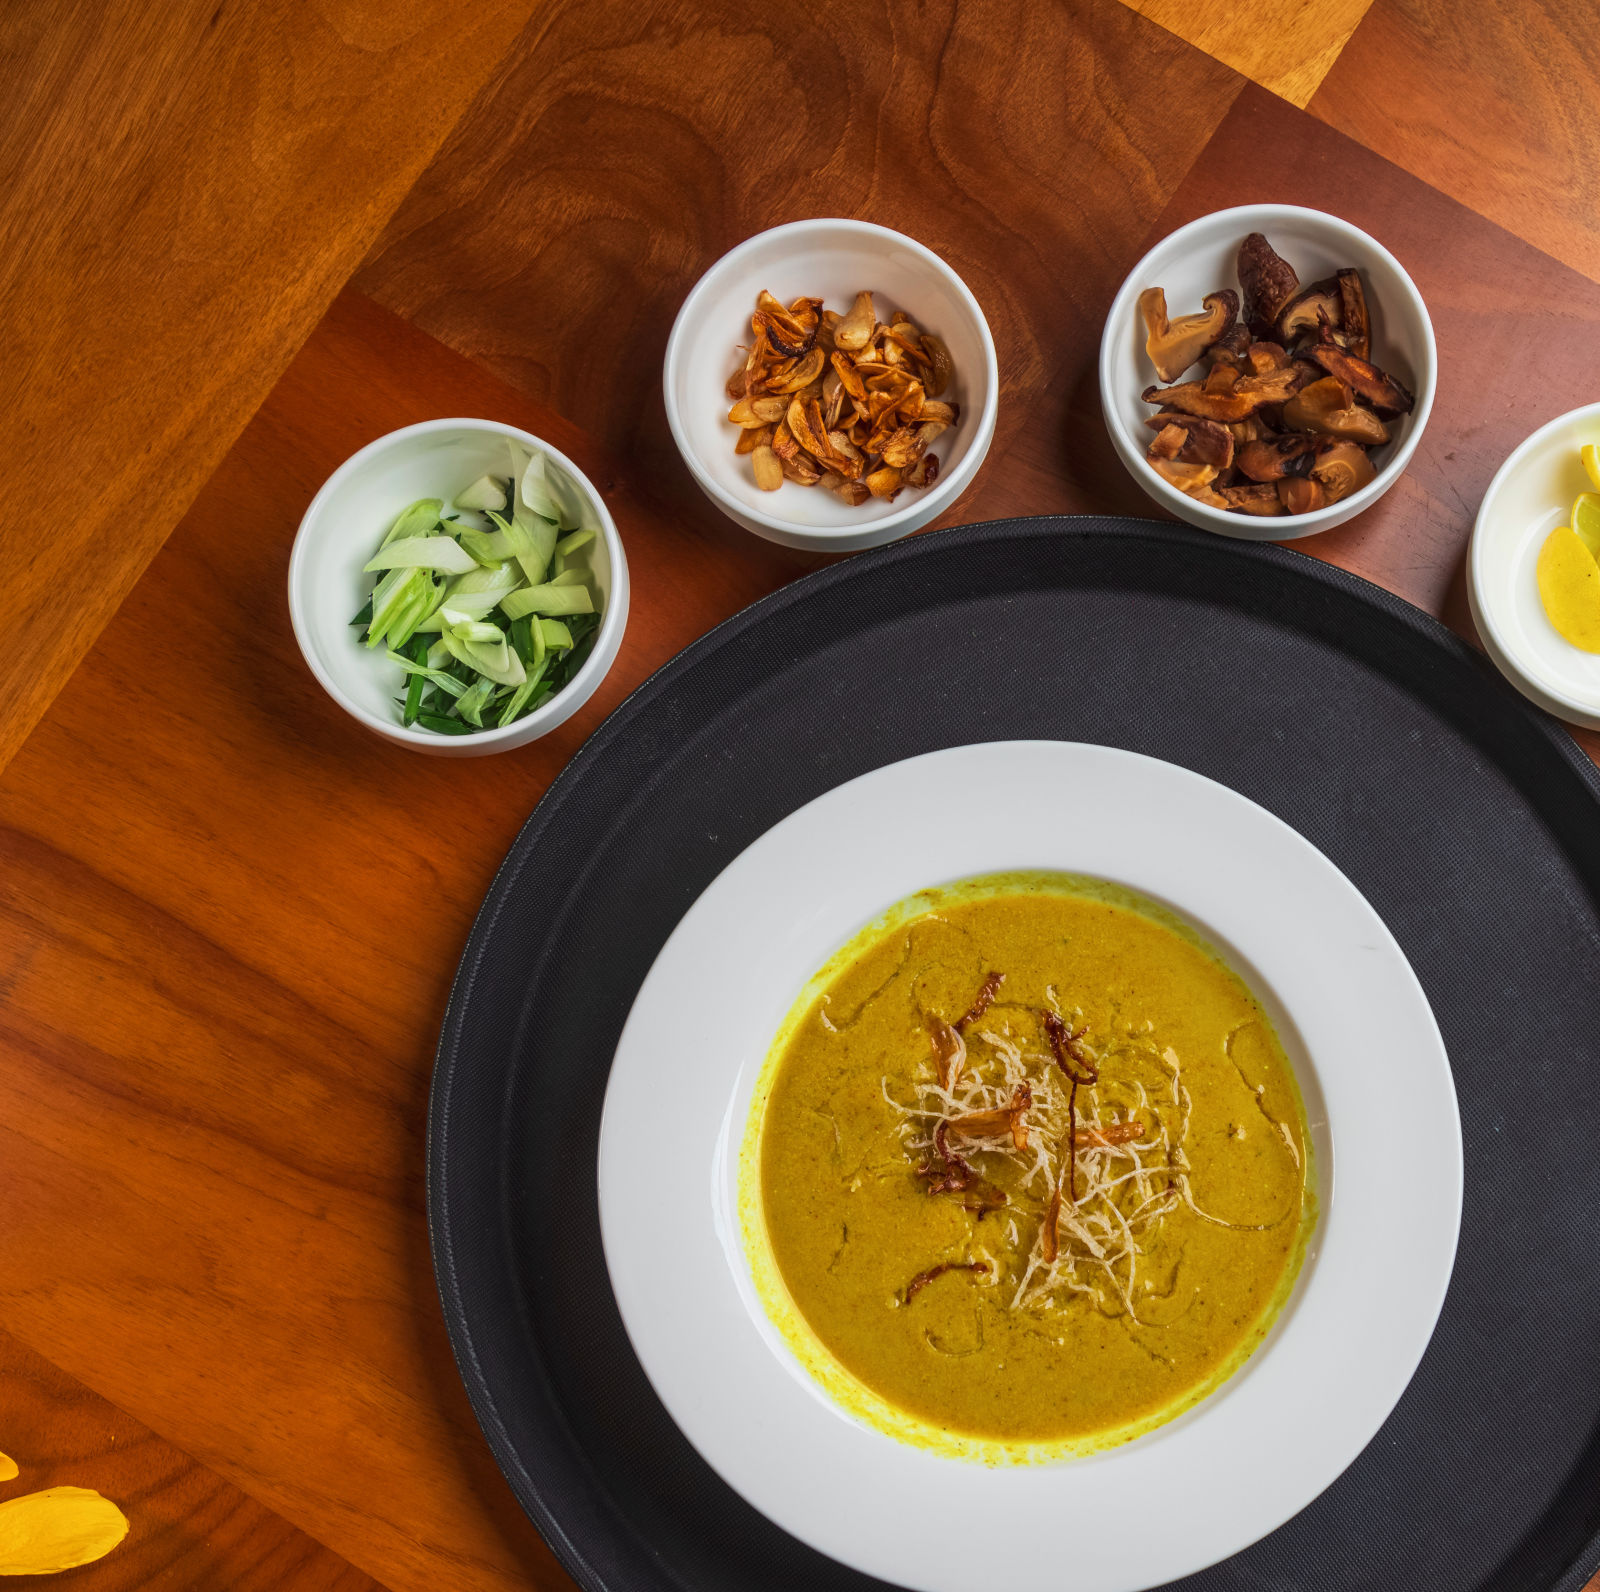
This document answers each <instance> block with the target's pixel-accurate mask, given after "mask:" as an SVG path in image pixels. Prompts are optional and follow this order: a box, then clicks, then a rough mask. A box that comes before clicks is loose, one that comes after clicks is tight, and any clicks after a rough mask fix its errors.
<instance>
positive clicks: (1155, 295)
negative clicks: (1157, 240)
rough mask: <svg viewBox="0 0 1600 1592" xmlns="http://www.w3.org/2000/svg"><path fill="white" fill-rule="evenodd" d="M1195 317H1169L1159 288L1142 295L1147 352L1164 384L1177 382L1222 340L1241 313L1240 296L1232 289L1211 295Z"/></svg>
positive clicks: (1140, 305)
mask: <svg viewBox="0 0 1600 1592" xmlns="http://www.w3.org/2000/svg"><path fill="white" fill-rule="evenodd" d="M1200 302H1201V305H1202V308H1201V310H1200V311H1199V313H1198V314H1195V315H1180V316H1179V317H1178V318H1177V319H1176V320H1169V319H1168V318H1167V295H1166V293H1165V292H1164V291H1163V290H1162V289H1161V288H1159V287H1151V288H1146V289H1145V290H1144V292H1143V293H1141V294H1140V295H1139V314H1140V315H1141V316H1143V318H1144V326H1145V340H1144V351H1145V353H1147V354H1148V355H1149V356H1150V363H1151V364H1153V365H1154V366H1155V367H1156V374H1157V375H1158V376H1159V377H1160V378H1161V379H1162V381H1176V380H1177V379H1178V377H1180V376H1181V375H1182V374H1183V373H1184V371H1186V370H1187V369H1188V368H1189V367H1190V366H1191V365H1192V364H1194V362H1195V361H1196V360H1197V359H1199V357H1200V356H1201V355H1202V354H1203V353H1205V351H1206V350H1207V349H1208V348H1209V347H1210V346H1211V345H1212V344H1213V343H1214V342H1216V340H1217V339H1218V338H1219V337H1221V336H1222V335H1223V334H1224V333H1225V332H1226V331H1227V330H1228V328H1229V327H1230V326H1232V325H1233V322H1234V318H1235V317H1236V316H1237V315H1238V313H1239V295H1238V294H1237V293H1235V292H1234V291H1233V290H1232V289H1231V288H1224V289H1222V291H1220V292H1217V293H1208V294H1207V295H1206V296H1205V297H1204V298H1203V299H1202V300H1201V301H1200Z"/></svg>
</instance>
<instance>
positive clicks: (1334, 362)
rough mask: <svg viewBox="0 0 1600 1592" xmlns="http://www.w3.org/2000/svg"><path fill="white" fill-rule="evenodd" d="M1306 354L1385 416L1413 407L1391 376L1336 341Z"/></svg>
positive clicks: (1308, 350) (1408, 411) (1323, 344)
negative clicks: (1341, 346)
mask: <svg viewBox="0 0 1600 1592" xmlns="http://www.w3.org/2000/svg"><path fill="white" fill-rule="evenodd" d="M1306 353H1307V354H1308V355H1309V356H1310V357H1311V358H1312V359H1314V360H1315V361H1316V362H1317V363H1318V364H1319V365H1321V366H1322V368H1323V369H1324V370H1325V371H1327V373H1328V374H1329V375H1330V376H1337V377H1338V378H1339V380H1340V381H1342V382H1344V383H1345V384H1346V385H1347V386H1348V387H1350V388H1351V389H1352V390H1353V391H1354V392H1355V394H1356V396H1357V397H1358V398H1363V399H1365V400H1366V402H1368V403H1369V404H1371V405H1372V407H1373V410H1374V411H1375V412H1376V413H1377V414H1379V415H1383V416H1385V417H1388V418H1391V419H1392V418H1393V417H1394V416H1396V415H1405V414H1410V413H1411V411H1412V409H1413V408H1414V407H1415V406H1416V399H1415V398H1413V397H1412V396H1411V394H1410V392H1408V391H1407V390H1406V388H1404V387H1403V386H1401V384H1400V383H1399V382H1397V381H1396V380H1395V379H1394V377H1393V376H1389V375H1386V374H1385V373H1384V372H1383V371H1381V370H1379V369H1378V367H1377V366H1376V365H1374V364H1373V363H1372V362H1371V361H1370V360H1366V359H1363V358H1361V356H1360V355H1359V354H1353V353H1351V352H1350V350H1349V349H1348V348H1340V347H1339V345H1338V344H1337V343H1318V344H1316V345H1315V346H1314V347H1312V348H1308V349H1307V350H1306Z"/></svg>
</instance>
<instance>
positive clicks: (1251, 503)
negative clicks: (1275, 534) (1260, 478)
mask: <svg viewBox="0 0 1600 1592" xmlns="http://www.w3.org/2000/svg"><path fill="white" fill-rule="evenodd" d="M1220 496H1221V498H1222V501H1223V502H1224V503H1226V504H1227V505H1228V507H1229V508H1230V509H1232V510H1233V511H1234V512H1235V513H1236V514H1259V515H1272V514H1282V513H1283V512H1284V507H1283V503H1282V502H1281V501H1280V499H1279V497H1278V489H1277V487H1276V486H1274V485H1273V484H1272V483H1271V482H1270V481H1268V482H1265V483H1263V484H1260V485H1258V484H1257V483H1255V482H1251V484H1250V485H1249V486H1225V487H1223V488H1222V489H1221V492H1220Z"/></svg>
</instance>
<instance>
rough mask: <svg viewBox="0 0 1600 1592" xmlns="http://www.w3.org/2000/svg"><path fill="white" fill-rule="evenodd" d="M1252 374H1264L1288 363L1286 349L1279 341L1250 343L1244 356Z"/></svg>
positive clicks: (1279, 368)
mask: <svg viewBox="0 0 1600 1592" xmlns="http://www.w3.org/2000/svg"><path fill="white" fill-rule="evenodd" d="M1245 358H1246V363H1247V364H1248V365H1249V366H1250V374H1251V375H1253V376H1266V375H1269V374H1270V373H1271V372H1272V371H1275V370H1282V369H1283V368H1284V367H1285V366H1286V365H1288V363H1289V355H1288V351H1287V350H1286V349H1285V348H1284V347H1283V345H1282V344H1281V343H1265V342H1263V343H1252V344H1251V345H1250V350H1249V353H1248V354H1247V355H1246V356H1245Z"/></svg>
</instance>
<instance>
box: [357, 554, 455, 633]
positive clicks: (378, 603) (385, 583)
mask: <svg viewBox="0 0 1600 1592" xmlns="http://www.w3.org/2000/svg"><path fill="white" fill-rule="evenodd" d="M438 598H439V588H438V587H437V586H436V585H435V584H434V581H433V577H432V576H431V575H430V574H429V573H428V572H427V570H425V569H394V570H390V571H389V573H388V574H387V575H385V576H384V577H383V579H382V580H380V581H379V582H378V584H377V585H376V586H375V587H374V588H373V592H372V622H371V624H370V625H368V627H367V645H368V647H374V648H375V647H378V646H381V645H382V644H383V642H384V641H388V642H389V644H390V645H391V646H394V647H400V646H403V645H404V644H405V643H406V642H407V641H409V640H410V639H411V636H412V634H413V633H414V632H415V630H416V628H417V626H418V625H419V624H420V623H421V622H422V620H423V619H424V618H425V617H426V616H427V615H428V614H430V613H432V612H433V610H434V607H435V605H436V604H437V602H438Z"/></svg>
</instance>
